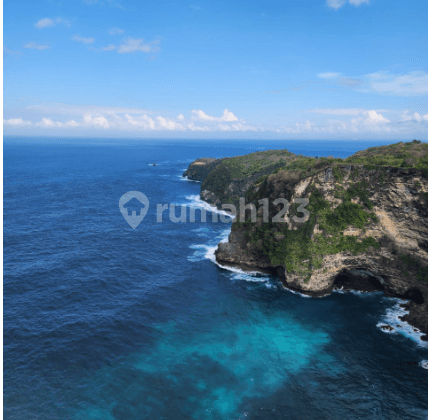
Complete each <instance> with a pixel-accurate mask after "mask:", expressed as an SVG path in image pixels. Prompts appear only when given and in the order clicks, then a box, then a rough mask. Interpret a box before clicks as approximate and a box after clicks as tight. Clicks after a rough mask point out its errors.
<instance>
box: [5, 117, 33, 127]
mask: <svg viewBox="0 0 428 420" xmlns="http://www.w3.org/2000/svg"><path fill="white" fill-rule="evenodd" d="M3 124H5V125H14V126H24V125H31V124H32V123H31V121H24V120H23V119H22V118H10V119H8V120H3Z"/></svg>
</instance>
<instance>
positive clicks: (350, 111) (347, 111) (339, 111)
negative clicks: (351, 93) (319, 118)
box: [310, 108, 366, 116]
mask: <svg viewBox="0 0 428 420" xmlns="http://www.w3.org/2000/svg"><path fill="white" fill-rule="evenodd" d="M310 112H313V113H315V114H323V115H351V116H356V115H361V114H364V113H365V112H366V110H365V109H363V108H336V109H331V108H316V109H311V110H310Z"/></svg>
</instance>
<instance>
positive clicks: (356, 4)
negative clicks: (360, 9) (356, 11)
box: [349, 0, 370, 6]
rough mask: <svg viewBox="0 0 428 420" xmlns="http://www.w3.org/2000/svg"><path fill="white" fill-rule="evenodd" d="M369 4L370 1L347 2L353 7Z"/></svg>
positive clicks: (353, 0)
mask: <svg viewBox="0 0 428 420" xmlns="http://www.w3.org/2000/svg"><path fill="white" fill-rule="evenodd" d="M364 3H365V4H370V0H349V4H352V5H353V6H360V5H362V4H364Z"/></svg>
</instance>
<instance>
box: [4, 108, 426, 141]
mask: <svg viewBox="0 0 428 420" xmlns="http://www.w3.org/2000/svg"><path fill="white" fill-rule="evenodd" d="M31 109H32V113H34V112H39V113H41V117H39V118H37V119H36V120H35V121H34V122H32V121H27V120H26V119H24V118H10V119H5V120H4V126H5V130H8V131H9V132H10V133H19V132H21V133H22V132H24V131H25V130H48V131H50V132H56V133H61V132H63V133H67V135H70V134H73V133H76V134H77V133H81V134H88V133H97V135H98V134H100V133H105V134H106V135H107V133H108V134H110V135H120V134H119V133H126V135H130V134H135V135H136V136H138V135H140V134H143V133H150V132H153V133H156V132H158V133H163V134H162V135H165V133H171V135H174V134H173V133H177V135H178V134H179V133H188V134H190V133H192V132H193V133H195V134H196V133H204V134H206V135H207V136H209V135H211V134H212V135H220V136H221V135H225V136H231V137H233V136H234V135H239V133H248V135H249V136H251V133H264V136H281V135H283V136H286V135H287V136H288V135H289V136H298V137H299V138H317V137H318V138H324V139H325V138H347V137H349V136H353V137H355V138H356V137H358V138H367V136H369V135H373V136H374V137H379V138H382V137H385V136H389V137H390V138H398V137H401V138H407V137H409V138H414V137H415V138H417V137H418V136H419V137H420V133H423V132H426V129H427V128H428V113H426V112H425V114H424V113H421V112H415V111H410V110H403V111H397V110H381V109H364V108H337V109H329V108H324V109H323V108H321V109H313V110H310V111H309V112H311V113H312V116H313V118H310V119H307V118H304V119H300V118H299V116H297V117H296V120H294V121H289V123H288V124H286V125H283V126H278V125H275V123H274V124H270V125H265V124H260V125H252V124H251V125H250V124H247V123H246V121H244V120H243V119H238V117H237V116H236V115H235V114H234V113H233V112H231V111H229V110H228V109H225V110H224V111H223V113H222V115H220V116H218V117H217V116H211V115H209V114H207V113H206V112H204V111H203V110H195V109H194V110H192V111H191V112H189V115H186V116H185V114H178V115H176V116H172V117H171V116H169V115H165V114H163V113H159V112H153V111H152V112H151V114H150V112H149V111H147V110H143V109H138V108H125V107H105V106H104V107H91V106H66V105H63V104H56V105H55V106H53V105H51V106H48V105H40V106H39V107H32V108H31ZM330 116H331V117H332V118H330ZM36 132H37V131H36ZM215 133H217V134H215ZM221 133H223V134H221ZM394 136H395V137H394ZM295 138H296V137H295Z"/></svg>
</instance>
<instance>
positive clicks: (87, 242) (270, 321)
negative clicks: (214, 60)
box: [4, 139, 428, 420]
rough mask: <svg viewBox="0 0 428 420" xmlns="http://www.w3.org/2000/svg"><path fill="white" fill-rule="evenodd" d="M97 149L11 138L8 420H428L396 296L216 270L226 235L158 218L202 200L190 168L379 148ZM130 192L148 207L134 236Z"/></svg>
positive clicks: (180, 145)
mask: <svg viewBox="0 0 428 420" xmlns="http://www.w3.org/2000/svg"><path fill="white" fill-rule="evenodd" d="M69 143H71V142H69ZM80 143H82V141H81V142H80ZM88 143H90V145H83V144H80V145H79V144H75V145H72V144H55V143H49V142H46V143H42V142H41V141H39V142H37V141H34V140H33V141H32V142H28V143H27V142H26V141H25V139H24V140H22V139H21V141H20V142H19V144H13V139H12V140H10V141H6V143H5V146H4V416H5V418H6V419H25V420H30V419H76V420H77V419H78V420H86V419H88V420H90V419H91V420H92V419H93V420H95V419H97V420H101V419H102V420H113V419H117V420H119V419H120V420H122V419H123V420H126V419H129V420H132V419H150V420H157V419H168V420H169V419H207V420H209V419H340V420H342V419H359V418H361V419H400V420H402V419H427V418H428V370H426V369H424V368H422V367H421V365H420V363H421V362H422V361H423V360H427V359H428V347H427V346H426V345H425V346H423V345H421V343H420V342H419V341H418V339H417V335H415V334H413V333H412V330H411V328H408V327H407V326H406V325H402V328H401V329H400V328H399V329H398V333H397V332H396V331H397V330H396V331H395V332H394V333H389V334H387V333H385V332H383V331H382V330H381V329H380V328H379V327H378V324H379V323H380V322H383V321H385V320H387V321H388V322H389V323H392V324H393V325H395V326H396V325H397V324H398V321H397V318H396V317H397V315H398V313H399V311H398V310H397V303H398V302H399V301H398V300H397V299H389V298H385V297H384V296H383V294H381V293H375V294H363V293H339V292H336V293H333V294H332V295H330V296H328V297H324V298H321V299H314V298H307V297H304V296H301V295H299V294H294V293H292V292H290V291H287V290H284V289H283V288H282V287H281V286H280V284H279V282H278V280H277V279H276V278H274V277H268V276H262V275H249V274H245V273H241V272H239V271H229V270H226V269H224V268H222V267H219V266H218V265H216V264H215V262H214V261H213V251H214V249H215V247H216V244H217V243H218V242H219V241H220V240H224V239H225V238H226V237H227V234H228V231H229V229H230V225H228V224H225V223H221V222H217V223H214V222H212V220H211V218H210V217H208V221H207V222H206V223H202V222H201V221H200V218H198V215H199V212H197V220H196V222H194V223H190V222H189V223H173V222H171V221H169V220H168V217H166V216H165V217H164V220H163V222H162V223H158V222H156V204H158V203H159V204H165V203H173V204H178V205H180V204H184V205H186V206H187V208H188V209H190V208H198V207H199V208H200V207H201V206H204V203H201V202H200V200H199V198H198V194H199V190H200V183H197V182H193V181H187V180H185V179H183V178H182V177H181V174H182V173H183V171H184V169H186V168H187V166H188V165H189V163H190V162H192V161H193V160H194V159H196V158H199V157H224V156H235V155H241V154H245V153H249V152H253V151H258V150H264V149H274V148H287V149H289V150H290V151H292V152H294V153H302V154H307V155H311V156H322V155H323V156H328V155H333V156H341V157H346V156H349V155H350V154H352V153H354V152H355V151H357V150H360V149H362V148H366V147H369V146H372V145H374V144H381V143H380V142H377V143H372V142H291V141H287V142H269V143H268V142H266V141H264V142H254V141H253V142H237V141H235V142H224V141H223V142H214V141H210V142H207V141H205V142H195V141H192V142H183V141H176V142H172V141H170V142H156V141H151V142H149V141H145V142H139V143H137V142H135V141H134V142H132V141H128V142H126V141H123V142H122V144H121V145H119V144H108V142H104V143H103V144H96V142H95V141H93V140H91V141H90V142H89V141H88ZM100 143H102V142H100ZM116 143H117V142H116ZM151 163H157V164H158V165H157V166H150V164H151ZM127 191H141V192H143V193H144V194H146V196H147V197H148V198H149V200H150V208H149V211H148V213H147V215H146V217H145V219H144V220H143V222H142V223H141V224H140V225H139V226H138V228H137V229H135V230H133V229H131V228H130V226H129V225H128V224H127V223H126V221H125V220H124V218H123V217H122V215H121V213H120V211H119V207H118V202H119V198H120V197H121V196H122V195H123V194H124V193H126V192H127ZM165 214H167V213H165ZM394 322H395V324H394ZM401 324H403V323H401ZM401 324H400V325H401Z"/></svg>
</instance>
